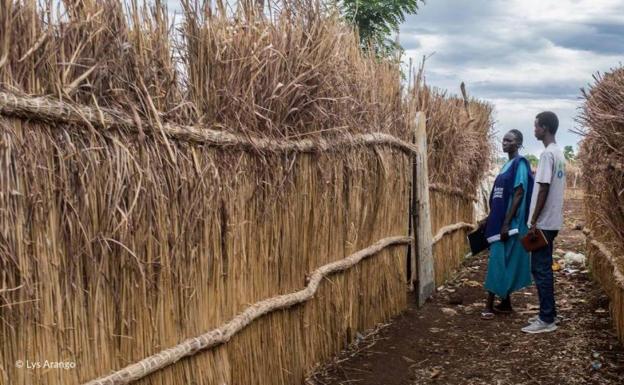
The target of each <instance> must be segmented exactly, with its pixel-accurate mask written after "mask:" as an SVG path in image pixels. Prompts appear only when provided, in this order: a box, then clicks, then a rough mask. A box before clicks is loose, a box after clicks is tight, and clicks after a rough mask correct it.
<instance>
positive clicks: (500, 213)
mask: <svg viewBox="0 0 624 385" xmlns="http://www.w3.org/2000/svg"><path fill="white" fill-rule="evenodd" d="M522 140H523V138H522V133H521V132H520V131H518V130H510V131H509V132H508V133H507V134H505V136H504V137H503V151H504V152H506V153H507V154H508V155H509V161H507V163H505V165H504V166H503V167H502V168H501V171H500V173H499V175H498V177H497V178H496V182H495V184H494V188H493V190H492V195H491V196H490V214H489V215H488V219H487V222H486V237H487V238H488V242H489V243H490V258H489V261H488V270H487V276H486V279H485V285H484V287H485V289H486V290H487V291H488V299H487V305H486V308H485V310H484V311H483V312H482V314H481V317H482V318H483V319H492V318H494V314H495V312H499V313H510V312H511V311H512V306H511V293H513V292H514V291H517V290H520V289H522V288H524V287H526V286H529V285H530V284H531V266H530V261H531V259H530V256H529V253H528V252H527V251H526V250H525V249H524V247H523V246H522V243H521V242H520V239H521V238H522V237H523V236H524V235H526V233H527V232H528V230H529V229H528V227H527V217H528V210H529V204H530V201H531V193H532V188H533V183H532V179H533V178H532V174H531V169H530V166H529V162H528V161H527V160H526V158H524V157H522V156H520V155H519V154H518V149H519V148H520V147H521V146H522ZM495 296H498V297H499V298H500V299H501V302H500V304H498V305H496V306H494V299H495Z"/></svg>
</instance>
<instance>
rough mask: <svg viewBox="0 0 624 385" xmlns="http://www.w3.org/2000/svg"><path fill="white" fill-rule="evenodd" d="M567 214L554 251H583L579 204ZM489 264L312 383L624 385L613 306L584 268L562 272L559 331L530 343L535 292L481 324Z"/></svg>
mask: <svg viewBox="0 0 624 385" xmlns="http://www.w3.org/2000/svg"><path fill="white" fill-rule="evenodd" d="M565 211H566V213H565V214H566V227H565V229H564V230H563V231H562V232H561V234H560V236H559V237H558V238H557V240H556V241H555V242H556V244H555V248H556V249H559V253H560V254H562V252H565V251H580V252H583V251H584V236H583V234H582V232H581V231H580V227H581V226H582V224H583V219H582V203H581V200H580V199H568V200H567V201H566V207H565ZM486 266H487V255H486V254H483V255H479V256H476V257H471V258H469V259H467V260H466V261H465V262H464V264H463V266H462V267H461V269H460V271H459V272H458V274H457V275H456V277H455V278H454V279H453V280H452V281H451V282H448V283H447V284H446V285H444V287H441V288H439V291H438V292H437V293H436V295H435V296H434V297H433V298H432V299H431V300H430V301H429V302H428V303H427V304H426V305H425V306H424V307H422V308H420V309H418V308H416V307H413V306H412V307H410V308H409V309H408V310H407V311H406V312H405V313H404V314H402V315H401V316H399V317H397V318H396V319H394V320H393V321H392V322H391V323H390V324H387V325H380V326H379V327H378V328H377V329H376V330H372V331H369V332H368V333H365V334H366V335H365V336H361V337H360V338H358V341H357V342H356V343H355V344H354V345H353V346H352V347H351V348H350V349H349V350H347V351H345V352H343V353H342V354H341V355H340V356H339V357H337V358H336V359H335V360H334V361H333V362H331V363H330V364H328V365H326V366H323V367H320V368H318V370H317V371H316V372H315V373H314V374H313V375H312V376H311V377H310V378H309V379H308V380H307V384H315V385H338V384H357V385H415V384H458V385H459V384H462V385H469V384H488V385H489V384H492V385H510V384H514V385H515V384H533V385H536V384H624V348H623V347H622V346H621V345H620V344H619V343H618V341H617V338H616V336H615V333H614V331H613V330H612V326H611V320H610V316H609V312H608V310H607V309H608V299H607V297H606V296H605V295H604V294H603V293H602V291H601V290H600V288H599V287H597V285H595V284H594V283H593V282H592V281H591V280H590V277H589V274H588V271H587V270H586V269H585V268H584V267H582V266H578V265H575V266H571V265H568V266H565V265H564V264H563V262H561V270H559V271H557V272H556V273H555V274H556V286H555V290H556V300H557V306H558V311H559V314H560V315H561V316H562V317H563V320H562V322H561V324H560V325H559V329H558V330H557V331H556V332H554V333H547V334H538V335H526V334H524V333H522V332H521V331H520V328H522V327H523V326H525V325H526V324H527V319H528V318H529V317H530V316H533V315H535V314H537V309H538V307H537V294H536V292H535V288H534V287H531V288H529V289H527V290H522V291H520V292H517V293H515V294H514V295H513V297H512V301H513V304H514V308H515V312H514V313H513V314H511V315H497V317H496V319H494V320H491V321H484V320H481V319H480V317H479V315H480V312H481V310H482V309H483V307H484V304H485V292H484V289H483V287H482V283H483V280H484V277H485V269H486Z"/></svg>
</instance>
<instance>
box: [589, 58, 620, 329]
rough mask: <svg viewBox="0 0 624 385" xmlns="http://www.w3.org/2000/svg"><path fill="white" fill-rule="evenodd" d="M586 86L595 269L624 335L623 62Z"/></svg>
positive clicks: (591, 250)
mask: <svg viewBox="0 0 624 385" xmlns="http://www.w3.org/2000/svg"><path fill="white" fill-rule="evenodd" d="M595 80H596V81H595V83H594V84H593V85H592V86H591V87H590V88H589V90H588V91H587V92H584V96H585V99H586V100H585V105H584V109H583V114H582V116H581V122H582V123H583V125H584V127H585V128H584V130H583V131H581V134H583V135H584V136H585V137H584V139H583V141H582V144H581V151H580V159H581V165H582V172H583V185H584V188H585V194H584V198H585V208H586V217H587V227H588V228H589V229H590V230H589V231H588V237H587V252H588V258H589V263H590V266H591V272H592V275H593V276H594V278H595V279H596V280H597V281H598V282H599V283H600V284H601V285H602V287H603V288H604V290H605V291H606V293H607V294H608V296H609V298H610V299H611V303H610V308H611V313H612V315H613V319H614V322H615V326H616V329H617V331H618V335H619V337H620V340H621V341H624V278H623V272H624V194H623V193H622V192H623V191H624V68H618V69H615V70H613V71H612V72H610V73H606V74H604V75H602V76H596V77H595Z"/></svg>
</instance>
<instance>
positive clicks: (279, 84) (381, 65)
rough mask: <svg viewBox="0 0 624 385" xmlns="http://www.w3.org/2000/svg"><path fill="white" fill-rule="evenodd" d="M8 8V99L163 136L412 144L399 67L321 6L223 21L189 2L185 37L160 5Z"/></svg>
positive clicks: (293, 6)
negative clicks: (54, 104) (31, 97)
mask: <svg viewBox="0 0 624 385" xmlns="http://www.w3.org/2000/svg"><path fill="white" fill-rule="evenodd" d="M2 1H3V5H2V7H3V10H5V12H3V14H2V16H1V17H2V21H1V23H2V25H3V28H2V30H1V31H0V44H2V46H3V47H6V50H3V57H2V58H1V60H2V65H1V66H0V81H2V86H3V88H6V89H11V90H15V91H17V92H26V93H35V94H50V95H54V96H55V97H58V98H61V99H63V100H71V101H74V102H79V103H80V104H86V105H91V106H96V105H97V106H102V107H110V108H112V109H118V110H127V109H128V108H129V107H133V109H135V110H136V113H137V114H138V115H139V117H140V118H142V119H145V120H148V121H150V122H151V123H152V125H153V126H156V127H157V126H158V125H159V122H162V121H171V122H178V123H183V124H190V123H192V124H195V125H198V126H203V127H209V128H213V129H221V130H224V131H228V132H237V133H256V134H260V135H262V136H264V137H275V138H292V137H300V136H302V135H308V136H314V135H316V136H319V135H320V134H321V133H322V134H323V135H324V136H325V137H327V136H331V135H332V134H343V133H345V132H347V133H365V132H385V133H389V134H392V135H395V136H397V137H399V138H407V136H408V133H407V125H406V123H405V118H404V116H403V112H404V110H403V100H402V98H401V83H400V71H399V69H398V66H397V64H396V63H391V62H385V61H379V60H376V59H375V58H372V57H368V56H366V54H364V53H363V52H362V51H361V50H360V49H359V47H358V45H357V36H356V35H355V33H354V32H353V31H352V30H351V29H350V28H348V27H347V26H345V25H344V23H342V22H341V21H340V19H339V17H338V16H337V15H335V14H331V13H330V14H328V15H326V14H324V13H323V11H322V10H320V9H318V7H319V6H318V5H315V4H299V3H298V2H294V3H292V2H286V3H285V4H286V5H287V7H286V5H285V4H281V3H280V2H277V5H281V8H280V9H274V7H275V6H277V5H276V4H274V2H271V5H272V8H271V9H274V12H275V13H271V14H270V15H268V14H267V13H266V12H263V13H259V12H257V11H256V7H254V6H251V5H250V4H249V2H236V3H235V4H236V5H231V4H221V2H218V3H219V4H220V5H218V6H217V7H216V9H212V8H211V7H210V2H207V3H205V4H203V5H200V4H197V3H194V2H192V1H183V6H184V18H183V24H182V26H181V27H180V31H178V32H179V33H178V34H175V31H173V26H172V25H169V24H168V18H167V11H166V8H165V6H164V5H163V4H161V2H159V1H157V2H156V4H155V5H154V6H153V7H150V8H148V7H138V6H137V5H136V4H135V3H131V4H132V5H131V7H130V9H129V10H127V12H124V9H123V5H122V4H123V2H121V1H113V0H109V1H105V2H101V1H94V0H90V1H80V2H73V1H67V2H64V8H65V12H64V13H62V14H60V15H56V14H55V10H54V9H52V8H51V7H50V8H47V9H46V10H44V11H42V10H40V9H38V8H37V6H36V5H35V4H36V3H35V2H34V1H27V2H24V3H19V5H18V4H13V2H12V1H10V0H2ZM250 80H252V81H250ZM379 85H383V86H381V87H379ZM146 129H147V128H146Z"/></svg>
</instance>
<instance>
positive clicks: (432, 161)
mask: <svg viewBox="0 0 624 385" xmlns="http://www.w3.org/2000/svg"><path fill="white" fill-rule="evenodd" d="M416 83H417V84H418V82H416ZM412 97H413V98H414V102H415V104H416V110H418V111H425V112H426V114H427V145H428V147H427V151H428V153H429V154H428V156H429V180H430V182H432V183H440V184H444V185H448V186H451V187H454V188H458V189H460V190H462V191H464V192H465V193H466V194H468V195H474V194H475V192H476V189H477V186H478V184H479V182H480V181H481V179H482V178H483V176H484V175H485V173H486V171H487V170H488V169H489V167H490V161H491V154H492V152H493V147H492V128H493V117H492V106H491V105H489V104H487V103H484V102H481V101H478V100H474V99H471V100H466V99H463V98H460V97H455V96H448V95H447V94H446V92H445V91H441V90H437V89H433V88H430V87H428V86H426V85H425V86H417V87H415V88H414V89H413V90H412Z"/></svg>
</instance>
